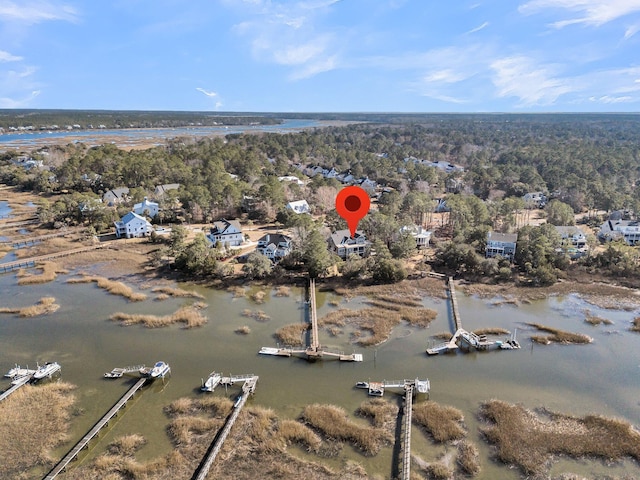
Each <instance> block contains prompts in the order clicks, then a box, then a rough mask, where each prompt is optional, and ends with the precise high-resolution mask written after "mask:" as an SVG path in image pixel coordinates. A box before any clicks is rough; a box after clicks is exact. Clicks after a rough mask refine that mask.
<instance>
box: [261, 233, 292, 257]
mask: <svg viewBox="0 0 640 480" xmlns="http://www.w3.org/2000/svg"><path fill="white" fill-rule="evenodd" d="M256 250H257V251H258V252H260V253H261V254H262V255H264V256H265V257H267V258H268V259H270V260H273V261H274V262H277V261H278V260H280V259H282V258H284V257H286V256H287V255H289V254H290V253H291V237H289V236H287V235H283V234H281V233H267V234H266V235H264V236H263V237H262V238H260V240H258V246H257V247H256Z"/></svg>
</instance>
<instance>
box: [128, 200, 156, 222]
mask: <svg viewBox="0 0 640 480" xmlns="http://www.w3.org/2000/svg"><path fill="white" fill-rule="evenodd" d="M133 211H134V212H135V213H137V214H138V215H146V216H147V217H151V218H153V217H155V216H156V215H158V212H159V211H160V209H159V207H158V204H157V203H156V202H150V201H149V200H148V199H147V197H144V200H143V201H142V202H141V203H136V204H135V205H134V206H133Z"/></svg>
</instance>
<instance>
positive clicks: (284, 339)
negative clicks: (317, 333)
mask: <svg viewBox="0 0 640 480" xmlns="http://www.w3.org/2000/svg"><path fill="white" fill-rule="evenodd" d="M310 328H311V325H310V324H308V323H292V324H290V325H285V326H284V327H282V328H279V329H278V330H277V331H276V333H274V335H273V336H274V337H276V340H277V341H278V342H279V343H280V344H282V345H290V346H292V347H298V346H302V345H304V339H303V338H302V334H303V333H304V332H306V331H308V330H309V329H310Z"/></svg>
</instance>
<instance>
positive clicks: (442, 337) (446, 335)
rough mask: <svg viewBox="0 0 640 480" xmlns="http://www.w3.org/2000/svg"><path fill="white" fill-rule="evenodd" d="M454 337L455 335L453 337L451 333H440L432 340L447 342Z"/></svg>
mask: <svg viewBox="0 0 640 480" xmlns="http://www.w3.org/2000/svg"><path fill="white" fill-rule="evenodd" d="M452 337H453V335H451V332H439V333H435V334H433V335H431V338H435V339H436V340H444V341H445V342H448V341H449V340H451V338H452Z"/></svg>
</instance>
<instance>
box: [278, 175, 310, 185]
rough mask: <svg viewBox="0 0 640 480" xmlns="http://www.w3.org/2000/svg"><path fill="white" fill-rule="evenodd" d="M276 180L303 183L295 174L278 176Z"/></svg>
mask: <svg viewBox="0 0 640 480" xmlns="http://www.w3.org/2000/svg"><path fill="white" fill-rule="evenodd" d="M278 181H280V182H291V183H297V184H298V185H304V182H303V181H302V180H300V179H299V178H298V177H296V176H295V175H285V176H284V177H278Z"/></svg>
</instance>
